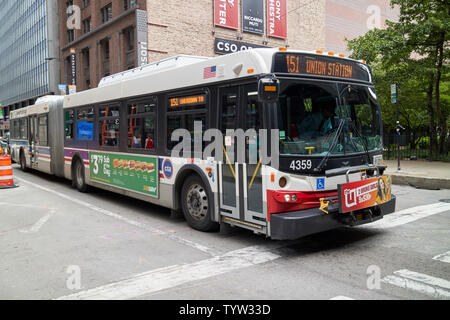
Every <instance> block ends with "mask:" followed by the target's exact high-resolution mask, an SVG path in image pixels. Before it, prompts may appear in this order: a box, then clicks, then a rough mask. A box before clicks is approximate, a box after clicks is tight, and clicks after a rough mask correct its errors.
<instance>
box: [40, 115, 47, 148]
mask: <svg viewBox="0 0 450 320" xmlns="http://www.w3.org/2000/svg"><path fill="white" fill-rule="evenodd" d="M47 124H48V116H47V115H45V116H41V117H39V121H38V125H39V131H38V132H39V145H40V146H48V139H47V137H48V131H47V130H48V128H47V127H48V126H47Z"/></svg>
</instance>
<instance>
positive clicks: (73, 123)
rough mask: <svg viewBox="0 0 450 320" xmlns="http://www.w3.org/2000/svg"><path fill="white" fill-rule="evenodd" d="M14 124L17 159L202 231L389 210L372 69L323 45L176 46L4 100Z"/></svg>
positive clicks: (361, 217)
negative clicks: (189, 49) (183, 50)
mask: <svg viewBox="0 0 450 320" xmlns="http://www.w3.org/2000/svg"><path fill="white" fill-rule="evenodd" d="M179 129H184V132H185V134H184V135H179V134H178V133H177V132H179ZM211 129H216V130H215V131H214V132H215V133H216V135H210V134H208V132H210V131H211ZM252 130H253V131H252ZM11 132H12V134H11V146H12V156H13V159H14V160H15V161H16V162H18V163H20V165H21V167H22V169H24V170H26V169H27V168H34V169H37V170H42V171H45V172H48V173H50V174H55V175H58V176H62V177H66V178H67V179H71V180H72V183H73V186H74V187H76V188H77V189H78V190H79V191H81V192H86V191H87V190H88V189H89V187H90V186H94V187H97V188H102V189H106V190H110V191H112V192H117V193H121V194H124V195H127V196H130V197H132V198H137V199H141V200H144V201H148V202H151V203H154V204H158V205H161V206H164V207H167V208H170V209H171V210H173V211H175V212H183V214H184V216H185V218H186V220H187V223H188V224H189V225H190V226H191V227H192V228H194V229H197V230H201V231H211V230H214V229H216V228H217V227H218V226H219V225H220V224H224V225H232V226H239V227H242V228H246V229H249V230H252V231H253V232H255V233H258V234H263V235H266V236H267V237H271V238H272V239H296V238H299V237H302V236H306V235H309V234H313V233H317V232H321V231H325V230H330V229H333V228H338V227H341V226H356V225H361V224H364V223H369V222H373V221H376V220H378V219H381V218H382V217H383V216H384V215H386V214H389V213H392V212H394V210H395V196H394V195H391V181H390V178H389V177H388V176H385V175H383V173H384V171H385V169H386V166H385V165H384V164H383V157H382V121H381V110H380V106H379V102H378V100H377V95H376V91H375V88H374V84H373V81H372V75H371V72H370V69H369V68H368V66H367V65H366V64H365V63H363V62H361V61H355V60H352V59H348V58H344V57H341V56H339V57H338V56H334V55H332V54H331V53H328V54H323V53H322V52H320V51H317V52H313V53H311V52H302V51H294V50H286V49H285V48H280V49H254V50H249V51H244V52H238V53H234V54H230V55H226V56H221V57H216V58H204V57H194V56H177V57H174V58H170V59H166V60H163V61H160V62H158V63H153V64H149V65H146V66H143V67H140V68H136V69H133V70H128V71H126V72H122V73H119V74H115V75H111V76H108V77H105V78H103V79H102V81H101V82H100V84H99V87H98V88H95V89H90V90H87V91H83V92H80V93H76V94H73V95H69V96H65V97H54V98H53V99H52V100H50V101H44V102H41V103H37V104H36V105H35V106H31V107H28V108H25V109H21V110H17V111H13V112H11ZM242 132H244V133H245V134H244V136H243V138H242V137H241V136H240V135H239V134H240V133H242ZM249 132H258V133H260V134H258V135H252V134H249ZM261 133H262V134H261ZM213 136H214V137H215V138H211V137H213ZM186 137H187V138H186ZM186 139H187V141H186ZM183 140H184V141H183ZM199 140H200V142H199ZM239 140H240V141H239ZM217 142H219V148H215V149H213V150H214V151H213V152H212V153H211V155H210V156H208V155H207V153H206V151H207V150H208V151H209V150H211V149H212V148H210V146H211V145H213V143H216V145H217ZM181 144H182V145H183V148H182V149H183V153H181V152H178V151H179V150H180V149H179V147H180V145H181ZM191 145H192V146H193V150H194V151H195V152H192V150H190V151H191V152H190V153H189V152H184V151H186V150H185V149H187V150H189V149H190V148H189V147H190V146H191ZM264 147H265V149H264ZM261 150H264V152H262V151H261ZM219 154H220V155H223V157H222V156H220V157H219ZM239 155H241V156H239ZM265 155H267V157H265ZM255 159H256V161H251V160H255ZM267 159H269V160H270V161H266V160H267Z"/></svg>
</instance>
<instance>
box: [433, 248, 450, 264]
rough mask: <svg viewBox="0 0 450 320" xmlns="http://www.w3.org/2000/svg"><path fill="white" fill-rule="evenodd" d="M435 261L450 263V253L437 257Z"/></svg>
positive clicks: (434, 258)
mask: <svg viewBox="0 0 450 320" xmlns="http://www.w3.org/2000/svg"><path fill="white" fill-rule="evenodd" d="M433 260H438V261H442V262H447V263H450V251H447V252H446V253H443V254H439V255H437V256H436V257H433Z"/></svg>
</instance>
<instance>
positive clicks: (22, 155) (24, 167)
mask: <svg viewBox="0 0 450 320" xmlns="http://www.w3.org/2000/svg"><path fill="white" fill-rule="evenodd" d="M19 158H20V159H19V161H20V170H22V171H23V172H27V171H28V168H27V162H26V160H25V153H24V151H20V156H19Z"/></svg>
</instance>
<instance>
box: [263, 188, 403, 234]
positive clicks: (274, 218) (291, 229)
mask: <svg viewBox="0 0 450 320" xmlns="http://www.w3.org/2000/svg"><path fill="white" fill-rule="evenodd" d="M395 202H396V197H395V196H394V195H392V198H391V201H389V202H386V203H383V204H382V205H380V206H379V207H380V213H379V215H377V216H374V217H372V218H368V219H365V220H361V221H358V222H351V221H350V219H347V220H346V219H342V217H343V216H344V217H350V214H342V213H339V212H335V213H330V214H325V213H323V212H322V211H320V210H319V209H318V208H314V209H309V210H302V211H295V212H289V213H279V214H272V215H271V219H270V220H271V221H270V231H271V232H270V237H271V238H272V239H274V240H295V239H298V238H301V237H304V236H307V235H310V234H314V233H319V232H323V231H327V230H331V229H335V228H340V227H344V226H357V225H362V224H366V223H370V222H374V221H377V220H379V219H382V218H383V216H384V215H387V214H390V213H393V212H394V211H395Z"/></svg>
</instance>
